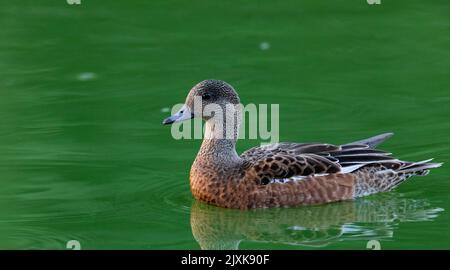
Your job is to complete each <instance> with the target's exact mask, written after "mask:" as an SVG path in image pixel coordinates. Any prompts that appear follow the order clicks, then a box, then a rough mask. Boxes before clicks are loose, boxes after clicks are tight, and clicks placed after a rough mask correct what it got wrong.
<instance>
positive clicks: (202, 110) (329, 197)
mask: <svg viewBox="0 0 450 270" xmlns="http://www.w3.org/2000/svg"><path fill="white" fill-rule="evenodd" d="M240 105H241V103H240V98H239V95H238V94H237V92H236V90H235V89H234V88H233V87H232V86H231V85H230V84H228V83H227V82H225V81H222V80H215V79H209V80H204V81H201V82H199V83H198V84H196V85H195V86H194V87H192V89H191V90H190V91H189V93H188V95H187V97H186V100H185V103H184V105H183V106H182V107H181V109H180V110H179V111H178V112H176V113H175V114H173V115H172V116H170V117H168V118H166V119H164V120H163V124H164V125H169V124H173V123H177V122H181V121H186V120H189V119H192V118H201V119H202V120H203V121H204V122H205V133H204V138H203V141H202V144H201V146H200V150H199V151H198V154H197V156H196V158H195V160H194V162H193V164H192V166H191V169H190V173H189V181H190V190H191V193H192V195H193V197H194V198H195V199H197V200H199V201H202V202H205V203H207V204H211V205H215V206H219V207H224V208H236V209H241V210H246V209H253V208H276V207H300V206H306V205H317V204H326V203H332V202H339V201H348V200H355V199H357V198H359V197H364V196H368V195H371V194H375V193H380V192H388V191H391V190H393V189H395V188H396V187H398V186H399V185H400V184H401V183H403V182H404V181H405V180H406V179H408V178H410V177H412V176H425V175H427V174H428V173H429V171H430V169H432V168H438V167H440V166H441V165H442V163H433V162H431V161H432V159H428V160H424V161H419V162H410V161H402V160H399V159H397V158H395V157H393V156H392V154H391V153H389V152H387V151H383V150H379V149H378V148H377V146H378V145H379V144H381V143H382V142H384V141H385V140H387V139H389V138H390V137H392V135H393V133H384V134H380V135H377V136H374V137H370V138H368V139H363V140H358V141H353V142H350V143H346V144H342V145H337V144H329V143H295V142H278V143H271V144H265V145H261V146H256V147H253V148H250V149H249V150H246V151H244V152H243V153H241V154H240V155H239V154H238V153H237V151H236V142H237V140H238V131H239V127H240V124H241V119H242V106H240ZM211 108H212V109H211ZM219 112H221V113H219Z"/></svg>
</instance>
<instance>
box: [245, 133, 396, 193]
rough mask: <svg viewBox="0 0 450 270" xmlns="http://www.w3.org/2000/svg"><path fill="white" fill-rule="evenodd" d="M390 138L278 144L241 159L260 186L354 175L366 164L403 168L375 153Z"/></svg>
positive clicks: (385, 154)
mask: <svg viewBox="0 0 450 270" xmlns="http://www.w3.org/2000/svg"><path fill="white" fill-rule="evenodd" d="M390 136H391V135H390V134H389V135H386V134H382V135H378V136H375V137H372V138H369V139H366V140H361V141H357V142H354V143H350V144H345V145H332V144H325V143H276V144H269V145H264V146H261V147H254V148H251V149H249V150H247V151H245V152H244V153H242V155H241V157H242V158H243V159H244V160H246V163H247V167H248V169H251V170H252V171H254V172H255V173H256V178H257V180H259V181H260V183H261V184H268V183H270V182H272V181H274V179H279V180H280V181H283V180H284V179H289V178H292V177H305V176H310V175H324V174H333V173H339V172H340V173H349V172H353V171H355V170H357V169H359V168H361V167H363V166H365V165H367V164H372V163H377V164H388V165H389V167H391V166H392V167H396V168H398V167H400V166H401V165H402V162H401V161H399V160H397V159H395V158H393V157H392V156H391V153H388V152H385V151H381V150H377V149H374V147H375V146H376V145H378V144H379V143H381V141H382V140H383V139H382V138H384V139H386V138H387V137H390Z"/></svg>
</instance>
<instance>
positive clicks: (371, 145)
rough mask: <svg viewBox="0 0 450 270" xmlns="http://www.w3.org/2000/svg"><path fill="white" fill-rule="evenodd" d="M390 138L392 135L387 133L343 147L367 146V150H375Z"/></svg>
mask: <svg viewBox="0 0 450 270" xmlns="http://www.w3.org/2000/svg"><path fill="white" fill-rule="evenodd" d="M392 136H394V133H392V132H388V133H383V134H380V135H377V136H373V137H370V138H367V139H364V140H359V141H356V142H352V143H348V144H345V145H367V146H369V148H376V147H377V146H378V145H379V144H381V143H382V142H384V141H386V140H387V139H389V138H390V137H392Z"/></svg>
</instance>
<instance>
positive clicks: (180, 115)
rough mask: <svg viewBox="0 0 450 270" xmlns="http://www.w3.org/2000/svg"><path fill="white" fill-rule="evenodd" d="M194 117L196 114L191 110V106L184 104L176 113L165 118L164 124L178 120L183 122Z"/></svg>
mask: <svg viewBox="0 0 450 270" xmlns="http://www.w3.org/2000/svg"><path fill="white" fill-rule="evenodd" d="M192 118H194V114H193V113H192V112H191V110H189V108H188V107H187V106H186V105H184V106H183V107H181V109H180V110H179V111H178V112H177V113H176V114H174V115H172V116H170V117H167V118H166V119H164V121H163V125H170V124H173V123H176V122H181V121H184V120H189V119H192Z"/></svg>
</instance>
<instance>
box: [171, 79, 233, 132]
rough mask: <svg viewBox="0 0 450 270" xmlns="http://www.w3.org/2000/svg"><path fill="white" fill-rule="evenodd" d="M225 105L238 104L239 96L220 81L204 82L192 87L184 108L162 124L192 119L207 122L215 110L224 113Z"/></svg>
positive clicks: (230, 87)
mask: <svg viewBox="0 0 450 270" xmlns="http://www.w3.org/2000/svg"><path fill="white" fill-rule="evenodd" d="M227 104H232V105H238V104H239V96H238V95H237V93H236V91H235V90H234V89H233V87H232V86H231V85H229V84H228V83H226V82H224V81H220V80H204V81H202V82H200V83H198V84H196V85H195V86H194V87H192V89H191V90H190V91H189V94H188V95H187V98H186V101H185V103H184V106H183V107H182V108H181V109H180V110H179V111H178V112H177V113H175V114H174V115H172V116H170V117H168V118H166V119H164V121H163V124H164V125H168V124H172V123H176V122H181V121H184V120H188V119H192V118H194V117H200V118H203V119H204V120H208V119H210V118H211V117H213V116H214V114H215V113H216V112H217V110H222V111H223V112H225V111H226V107H227ZM211 112H213V113H212V114H211Z"/></svg>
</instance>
